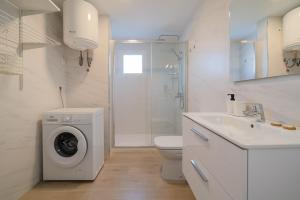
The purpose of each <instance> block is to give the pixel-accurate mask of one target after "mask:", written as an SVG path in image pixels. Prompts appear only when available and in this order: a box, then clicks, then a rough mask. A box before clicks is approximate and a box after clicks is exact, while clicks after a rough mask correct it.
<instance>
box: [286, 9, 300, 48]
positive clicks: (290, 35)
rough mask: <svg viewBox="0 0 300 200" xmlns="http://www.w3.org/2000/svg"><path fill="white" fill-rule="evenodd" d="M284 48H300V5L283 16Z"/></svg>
mask: <svg viewBox="0 0 300 200" xmlns="http://www.w3.org/2000/svg"><path fill="white" fill-rule="evenodd" d="M283 47H284V50H287V51H289V50H300V7H298V8H296V9H294V10H292V11H290V12H288V13H287V14H286V15H285V16H284V17H283Z"/></svg>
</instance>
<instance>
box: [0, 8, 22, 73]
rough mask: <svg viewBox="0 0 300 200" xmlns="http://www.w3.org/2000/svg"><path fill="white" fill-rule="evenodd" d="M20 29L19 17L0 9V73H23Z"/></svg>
mask: <svg viewBox="0 0 300 200" xmlns="http://www.w3.org/2000/svg"><path fill="white" fill-rule="evenodd" d="M21 30H22V26H21V22H20V18H19V17H14V16H12V15H10V14H8V13H7V12H5V11H3V10H2V9H0V73H4V74H13V75H21V74H22V73H23V70H22V65H23V59H22V37H21Z"/></svg>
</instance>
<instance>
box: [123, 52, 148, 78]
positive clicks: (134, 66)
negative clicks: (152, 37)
mask: <svg viewBox="0 0 300 200" xmlns="http://www.w3.org/2000/svg"><path fill="white" fill-rule="evenodd" d="M123 73H124V74H142V73H143V55H124V56H123Z"/></svg>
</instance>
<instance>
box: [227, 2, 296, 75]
mask: <svg viewBox="0 0 300 200" xmlns="http://www.w3.org/2000/svg"><path fill="white" fill-rule="evenodd" d="M230 73H231V78H232V80H233V81H243V80H252V79H261V78H268V77H274V76H283V75H291V74H300V0H231V5H230Z"/></svg>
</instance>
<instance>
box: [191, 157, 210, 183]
mask: <svg viewBox="0 0 300 200" xmlns="http://www.w3.org/2000/svg"><path fill="white" fill-rule="evenodd" d="M191 164H192V166H193V167H194V169H195V170H196V172H197V174H198V175H199V176H200V177H201V179H202V180H203V181H204V182H205V183H207V182H208V178H207V177H206V176H205V174H204V173H203V171H202V170H201V169H200V168H199V166H198V164H197V162H196V161H195V160H191Z"/></svg>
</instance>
